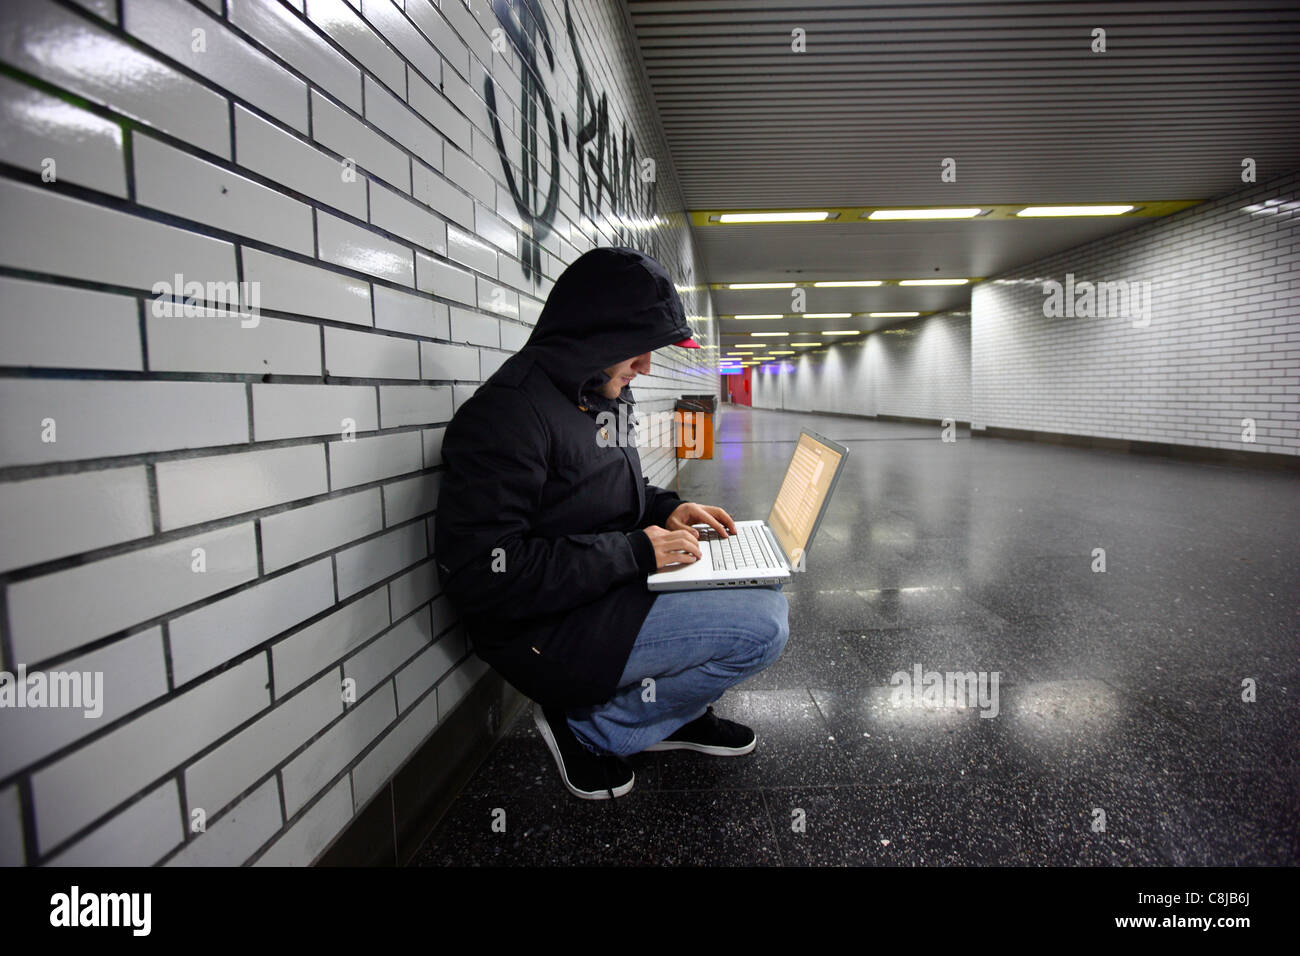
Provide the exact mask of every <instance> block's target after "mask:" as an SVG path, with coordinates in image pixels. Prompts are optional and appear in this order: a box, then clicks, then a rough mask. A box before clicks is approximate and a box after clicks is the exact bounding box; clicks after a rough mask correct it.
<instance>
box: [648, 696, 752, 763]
mask: <svg viewBox="0 0 1300 956" xmlns="http://www.w3.org/2000/svg"><path fill="white" fill-rule="evenodd" d="M757 744H758V738H757V737H756V736H754V732H753V731H752V730H750V729H749V728H748V727H746V726H745V725H744V724H738V723H736V722H735V721H734V720H724V719H723V718H721V717H718V716H717V715H716V714H714V713H713V707H712V706H710V707H709V709H708V710H706V711H705V712H704V713H703V714H702V715H701V716H699V717H696V718H695V719H694V720H692V721H691V722H690V723H689V724H687V725H686V726H684V727H682V728H680V729H678V730H677V731H675V732H674V733H671V734H669V735H668V736H667V737H665V738H664V739H663V740H662V741H660V742H659V743H657V744H651V745H650V746H649V747H647V748H646V750H696V751H699V752H700V753H702V754H712V755H713V756H715V757H739V756H742V755H743V754H747V753H749V752H750V751H751V750H753V749H754V747H755V746H757Z"/></svg>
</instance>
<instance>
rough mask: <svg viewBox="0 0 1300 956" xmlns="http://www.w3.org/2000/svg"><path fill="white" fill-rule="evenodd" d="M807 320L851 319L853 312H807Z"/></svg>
mask: <svg viewBox="0 0 1300 956" xmlns="http://www.w3.org/2000/svg"><path fill="white" fill-rule="evenodd" d="M803 317H804V318H805V319H851V318H853V313H852V312H805V313H804V314H803Z"/></svg>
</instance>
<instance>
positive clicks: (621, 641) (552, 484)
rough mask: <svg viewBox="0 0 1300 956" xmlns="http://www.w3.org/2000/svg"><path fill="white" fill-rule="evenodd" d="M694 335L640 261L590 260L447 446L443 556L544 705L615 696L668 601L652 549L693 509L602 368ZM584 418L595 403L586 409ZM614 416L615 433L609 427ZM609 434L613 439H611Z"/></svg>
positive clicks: (472, 404) (437, 530)
mask: <svg viewBox="0 0 1300 956" xmlns="http://www.w3.org/2000/svg"><path fill="white" fill-rule="evenodd" d="M690 335H691V329H690V327H689V326H688V325H687V323H686V317H685V314H684V311H683V309H682V304H681V300H680V298H679V297H678V295H677V290H676V289H675V288H673V284H672V280H671V279H670V278H669V276H668V274H667V272H665V271H664V268H663V267H662V266H661V265H660V264H659V263H658V262H656V261H655V260H654V259H652V258H650V257H649V256H647V255H645V254H644V253H641V252H638V251H636V250H634V249H625V248H600V249H593V250H591V251H589V252H587V253H584V254H583V255H582V256H579V257H578V258H577V259H576V260H575V261H574V262H573V263H572V264H571V265H570V266H569V267H568V268H567V269H565V270H564V273H563V274H562V275H561V276H560V277H559V279H557V280H556V283H555V285H554V287H553V288H552V290H551V294H550V296H549V297H548V298H547V300H546V305H545V306H544V307H543V309H542V313H541V315H540V316H539V317H538V320H537V325H536V327H535V328H534V329H533V332H532V335H531V336H530V337H529V339H528V341H527V342H526V343H525V344H524V346H523V348H522V349H521V350H520V351H519V352H517V353H516V354H514V355H512V356H511V357H510V358H509V359H507V360H506V361H505V363H503V364H502V366H501V367H500V368H499V369H498V370H497V371H496V372H495V373H493V375H492V376H491V377H490V378H489V379H488V380H487V381H486V382H484V383H483V384H482V385H481V386H480V387H479V388H478V390H477V391H476V392H475V393H474V394H473V395H472V396H470V398H468V399H466V400H465V402H464V404H462V405H461V407H460V408H459V409H458V410H457V411H456V414H455V415H454V416H453V417H452V420H451V423H450V424H449V425H448V426H447V430H446V433H445V434H444V436H443V443H442V457H443V460H444V462H445V463H446V466H447V470H446V473H445V474H444V475H443V479H442V486H441V489H440V491H439V494H438V513H437V517H436V518H435V521H434V554H435V558H436V562H437V567H438V577H439V580H440V581H441V583H442V588H443V591H444V592H445V594H446V595H447V598H448V600H449V601H450V602H451V604H452V607H453V608H454V609H455V610H456V611H457V612H458V614H459V616H460V619H461V623H462V624H463V625H464V627H465V630H466V632H467V633H468V635H469V637H470V640H471V641H472V643H473V647H474V650H475V652H476V653H477V654H478V655H479V657H481V658H482V659H483V660H484V661H485V662H486V663H488V664H489V665H491V666H492V667H493V668H494V669H495V670H496V671H497V672H498V673H500V674H501V675H502V676H503V677H504V678H505V679H506V680H507V681H509V682H510V683H511V684H512V685H514V686H515V687H516V688H517V689H518V690H520V691H521V692H522V693H523V694H525V695H526V696H528V697H531V698H532V699H533V700H537V701H540V702H542V703H543V704H548V705H560V706H576V705H581V704H599V703H603V702H605V701H606V700H608V699H609V698H610V697H611V696H613V693H614V691H615V690H616V689H617V687H618V681H619V678H620V677H621V676H622V673H623V668H624V666H625V665H626V663H627V658H628V655H629V654H630V653H631V648H632V644H633V642H634V641H635V640H636V635H637V633H638V631H640V629H641V625H642V623H643V622H644V621H645V617H646V615H647V614H648V613H649V612H650V607H651V605H653V603H654V601H655V597H656V595H655V594H654V593H652V592H650V591H648V590H647V589H646V585H645V579H646V575H647V573H649V572H651V571H654V570H655V566H656V564H655V555H654V548H653V546H652V545H651V542H650V539H649V537H648V536H647V535H646V534H645V532H644V531H642V530H639V529H643V528H645V527H647V526H649V525H659V526H663V525H664V523H665V522H666V521H667V520H668V516H669V515H670V514H671V513H672V512H673V510H674V509H675V508H676V507H677V506H678V505H680V504H681V503H682V502H681V499H680V498H679V497H678V496H677V495H676V494H675V493H673V492H671V491H665V490H664V489H661V488H656V487H654V486H653V485H651V484H650V483H649V481H648V480H646V479H645V477H644V476H643V475H642V473H641V458H640V455H639V454H638V453H637V449H636V446H635V444H634V440H633V438H632V436H631V434H630V429H629V430H628V432H625V433H624V435H623V437H622V439H617V438H616V436H617V434H618V432H617V430H618V428H619V427H620V425H630V424H631V423H632V422H634V421H635V419H634V418H633V417H630V416H629V415H627V414H623V415H618V414H617V413H615V415H614V416H610V415H604V416H600V417H599V418H598V415H599V413H600V412H602V411H612V410H615V409H617V407H618V406H619V405H620V404H626V405H627V406H628V407H627V411H628V412H630V411H631V403H632V402H633V401H634V399H633V398H632V390H631V388H630V387H627V386H625V387H624V388H623V390H622V391H621V393H620V394H619V397H618V399H617V400H611V399H606V398H604V397H603V396H599V395H597V394H593V393H595V391H596V389H598V388H599V387H600V386H602V385H604V384H605V383H606V382H608V381H609V377H608V376H607V375H605V373H604V371H603V369H605V368H608V367H609V366H612V365H616V364H618V363H619V362H622V361H625V360H627V359H629V358H632V357H633V356H636V355H641V354H642V353H645V352H649V351H652V350H654V349H658V348H662V347H664V346H666V345H671V344H673V343H675V342H678V341H680V340H681V339H684V338H687V337H689V336H690ZM582 406H585V410H584V408H583V407H582ZM611 417H612V418H613V424H611V422H610V420H611ZM602 427H604V428H606V434H607V435H608V436H609V438H608V439H604V438H601V437H599V433H600V432H601V429H602Z"/></svg>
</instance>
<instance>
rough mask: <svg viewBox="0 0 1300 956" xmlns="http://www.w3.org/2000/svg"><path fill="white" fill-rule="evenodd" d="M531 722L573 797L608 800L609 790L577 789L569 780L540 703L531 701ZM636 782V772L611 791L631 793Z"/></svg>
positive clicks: (619, 795)
mask: <svg viewBox="0 0 1300 956" xmlns="http://www.w3.org/2000/svg"><path fill="white" fill-rule="evenodd" d="M533 723H534V724H536V725H537V729H538V731H540V732H541V735H542V739H543V740H544V741H546V746H547V748H548V749H549V750H550V751H551V756H552V757H553V758H554V759H555V765H556V766H557V767H559V768H560V779H561V780H563V781H564V786H565V787H566V788H567V789H568V791H569V793H571V794H573V795H574V796H575V797H581V798H582V799H583V800H608V799H609V794H610V790H609V789H605V790H599V791H593V790H579V789H578V788H577V787H575V786H574V785H573V784H572V783H570V782H569V772H568V770H566V769H565V767H564V758H563V756H561V754H560V745H559V744H557V743H556V742H555V735H554V734H553V733H551V725H550V722H549V721H547V719H546V715H545V714H543V713H542V706H541V704H539V703H537V702H536V701H534V702H533ZM635 783H636V774H635V773H634V774H632V779H631V780H629V781H628V782H627V783H625V784H623V785H622V786H618V787H614V788H613V793H614V796H616V797H621V796H624V795H625V794H628V793H631V791H632V785H633V784H635Z"/></svg>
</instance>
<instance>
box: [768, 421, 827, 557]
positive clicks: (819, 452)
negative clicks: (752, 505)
mask: <svg viewBox="0 0 1300 956" xmlns="http://www.w3.org/2000/svg"><path fill="white" fill-rule="evenodd" d="M843 458H844V454H843V451H842V450H841V451H837V450H836V449H834V448H832V447H830V446H829V445H827V444H825V443H824V442H820V441H818V440H817V439H816V438H814V437H813V436H811V435H809V434H808V433H807V432H804V433H803V434H801V435H800V436H799V444H798V445H796V446H795V450H794V457H793V458H791V459H790V467H789V468H787V469H786V472H785V480H784V481H782V482H781V490H780V492H779V493H778V494H777V496H776V502H775V503H774V504H773V505H772V513H771V514H770V515H768V518H767V523H768V526H769V527H771V529H772V533H773V534H775V535H776V539H777V541H778V542H780V544H781V547H782V548H784V549H785V553H786V556H787V557H788V558H789V559H790V562H791V563H792V564H798V563H799V559H800V557H801V556H802V555H803V552H804V551H805V550H806V549H807V547H808V542H809V541H810V540H811V538H812V535H813V532H814V531H815V530H816V528H817V522H818V520H819V519H820V517H821V513H822V508H823V507H825V504H826V498H827V496H828V495H829V494H830V491H831V486H832V485H833V484H834V483H835V476H836V473H837V472H838V471H839V467H840V462H841V461H842V460H843Z"/></svg>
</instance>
